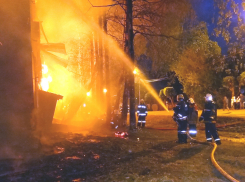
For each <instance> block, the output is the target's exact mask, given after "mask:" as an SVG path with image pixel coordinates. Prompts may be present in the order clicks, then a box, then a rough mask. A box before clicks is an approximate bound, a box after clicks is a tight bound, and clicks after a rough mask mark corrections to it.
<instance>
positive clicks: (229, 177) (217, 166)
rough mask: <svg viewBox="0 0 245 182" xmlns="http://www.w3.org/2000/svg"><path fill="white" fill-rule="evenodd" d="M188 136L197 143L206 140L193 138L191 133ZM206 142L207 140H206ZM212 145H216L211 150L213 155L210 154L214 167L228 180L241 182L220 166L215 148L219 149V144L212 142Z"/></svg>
mask: <svg viewBox="0 0 245 182" xmlns="http://www.w3.org/2000/svg"><path fill="white" fill-rule="evenodd" d="M187 136H188V137H189V138H190V139H191V140H192V141H195V142H197V143H204V142H199V141H197V140H195V139H193V138H192V137H191V136H190V135H189V134H187ZM205 143H206V142H205ZM211 145H213V146H214V148H213V150H212V152H211V155H210V158H211V161H212V164H213V165H214V167H215V168H216V169H217V170H218V171H219V172H220V173H221V174H222V175H223V176H224V177H226V178H227V179H228V180H230V181H232V182H239V181H238V180H236V179H235V178H233V177H232V176H230V175H229V174H228V173H227V172H225V171H224V170H223V169H222V168H221V167H220V166H219V164H218V163H217V162H216V160H215V158H214V152H215V150H216V149H217V144H216V143H211Z"/></svg>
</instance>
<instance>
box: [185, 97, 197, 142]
mask: <svg viewBox="0 0 245 182" xmlns="http://www.w3.org/2000/svg"><path fill="white" fill-rule="evenodd" d="M188 103H189V105H188V115H187V122H188V125H189V134H190V136H191V137H195V136H196V134H197V127H196V124H197V121H198V110H197V105H196V104H195V101H194V99H193V98H190V99H189V100H188Z"/></svg>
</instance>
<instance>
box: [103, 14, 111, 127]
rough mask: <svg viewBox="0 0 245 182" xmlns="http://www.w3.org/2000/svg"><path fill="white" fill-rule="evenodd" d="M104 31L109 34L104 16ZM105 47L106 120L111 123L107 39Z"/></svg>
mask: <svg viewBox="0 0 245 182" xmlns="http://www.w3.org/2000/svg"><path fill="white" fill-rule="evenodd" d="M104 31H105V33H106V34H107V20H106V16H105V14H104ZM104 45H105V84H106V89H107V92H106V103H107V109H106V120H107V122H110V120H111V87H110V68H109V49H108V39H107V37H106V38H105V39H104Z"/></svg>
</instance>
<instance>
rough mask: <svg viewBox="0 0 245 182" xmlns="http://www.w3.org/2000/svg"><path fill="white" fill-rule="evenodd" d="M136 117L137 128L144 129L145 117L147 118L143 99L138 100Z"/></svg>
mask: <svg viewBox="0 0 245 182" xmlns="http://www.w3.org/2000/svg"><path fill="white" fill-rule="evenodd" d="M137 116H138V125H137V126H138V127H141V126H142V128H144V127H145V123H146V120H145V117H146V116H147V107H146V105H145V102H144V100H143V99H141V100H140V104H139V105H138V109H137Z"/></svg>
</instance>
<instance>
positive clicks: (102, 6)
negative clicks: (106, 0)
mask: <svg viewBox="0 0 245 182" xmlns="http://www.w3.org/2000/svg"><path fill="white" fill-rule="evenodd" d="M88 2H89V4H90V5H91V6H92V7H94V8H104V7H110V6H117V5H119V4H108V5H101V6H95V5H93V4H92V3H91V2H90V0H88Z"/></svg>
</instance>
